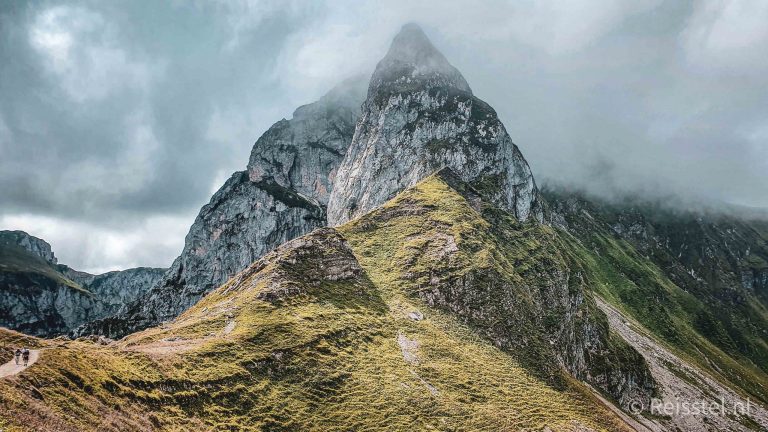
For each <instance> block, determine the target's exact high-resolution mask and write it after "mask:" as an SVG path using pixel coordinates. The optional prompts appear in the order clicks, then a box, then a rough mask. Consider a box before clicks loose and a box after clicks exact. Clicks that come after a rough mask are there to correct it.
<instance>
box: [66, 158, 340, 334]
mask: <svg viewBox="0 0 768 432" xmlns="http://www.w3.org/2000/svg"><path fill="white" fill-rule="evenodd" d="M324 224H325V217H324V212H323V209H322V208H321V207H319V206H317V205H316V204H315V203H313V202H311V201H308V200H307V199H305V198H303V197H301V196H300V195H298V194H296V193H295V192H293V191H291V190H289V189H285V188H283V187H281V186H279V185H276V184H275V183H272V182H260V183H254V182H252V181H250V180H249V178H248V173H247V172H245V171H240V172H237V173H235V174H234V175H233V176H232V177H231V178H230V179H229V180H228V181H227V182H226V183H225V184H224V186H223V187H222V188H221V189H219V191H218V192H216V194H214V196H213V198H211V202H210V203H209V204H207V205H205V206H204V207H203V208H202V210H201V211H200V214H199V215H198V216H197V219H196V220H195V223H194V224H193V225H192V227H191V228H190V230H189V233H188V234H187V238H186V242H185V245H184V250H183V251H182V253H181V256H179V257H178V258H176V260H175V261H174V262H173V265H171V268H170V269H168V271H167V273H166V274H165V276H164V277H163V279H162V280H161V281H160V283H159V284H157V285H156V286H155V287H153V288H152V289H151V290H150V291H149V292H147V293H146V294H145V295H143V296H142V297H141V298H140V299H138V300H137V301H135V302H134V303H131V304H130V305H127V306H125V307H124V308H123V309H122V310H120V312H119V313H118V314H117V315H115V316H113V317H110V318H107V319H104V320H100V321H97V322H93V323H89V324H88V325H86V326H83V327H82V328H80V329H78V330H77V331H76V332H75V333H74V334H75V335H85V334H90V333H100V334H103V335H106V336H110V337H119V336H123V335H125V334H127V333H130V332H133V331H136V330H140V329H143V328H146V327H149V326H152V325H155V324H158V323H160V322H163V321H167V320H170V319H173V318H175V317H176V316H177V315H179V314H180V313H181V312H183V311H185V310H186V309H188V308H189V307H190V306H192V305H193V304H195V303H196V302H197V301H198V300H199V299H200V298H201V297H202V296H203V295H204V294H206V293H208V292H209V291H211V290H212V289H214V288H216V287H217V286H219V285H221V284H222V283H224V282H225V281H226V280H227V279H229V278H230V277H231V276H232V275H234V274H235V273H237V272H238V271H240V270H242V269H244V268H246V267H248V265H250V264H251V263H252V262H253V261H254V260H256V259H257V258H259V257H261V256H262V255H264V254H265V253H267V252H269V251H270V250H272V249H273V248H275V247H277V246H278V245H280V244H282V243H284V242H286V241H288V240H290V239H292V238H295V237H298V236H300V235H302V234H305V233H307V232H309V231H311V230H313V229H315V228H317V227H320V226H323V225H324Z"/></svg>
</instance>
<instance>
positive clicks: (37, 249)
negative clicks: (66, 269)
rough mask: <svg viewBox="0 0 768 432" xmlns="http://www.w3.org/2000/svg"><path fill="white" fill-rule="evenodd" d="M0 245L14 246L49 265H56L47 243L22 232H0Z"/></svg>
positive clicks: (54, 257)
mask: <svg viewBox="0 0 768 432" xmlns="http://www.w3.org/2000/svg"><path fill="white" fill-rule="evenodd" d="M0 245H16V246H19V247H21V248H23V249H25V250H27V251H29V252H30V253H32V254H33V255H37V256H39V257H40V258H42V259H43V260H45V261H46V262H48V263H50V264H56V263H58V260H57V259H56V256H55V255H54V254H53V251H52V250H51V245H50V244H48V242H46V241H45V240H43V239H40V238H37V237H35V236H31V235H29V234H27V233H25V232H24V231H0Z"/></svg>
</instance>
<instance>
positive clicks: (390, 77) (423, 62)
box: [369, 23, 472, 93]
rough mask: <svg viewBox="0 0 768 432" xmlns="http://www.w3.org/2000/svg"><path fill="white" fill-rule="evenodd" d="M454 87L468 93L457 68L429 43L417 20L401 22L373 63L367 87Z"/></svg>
mask: <svg viewBox="0 0 768 432" xmlns="http://www.w3.org/2000/svg"><path fill="white" fill-rule="evenodd" d="M413 84H417V85H425V84H426V86H427V87H454V88H457V89H459V90H462V91H466V92H468V93H472V90H471V89H470V88H469V84H467V81H466V80H465V79H464V77H463V76H462V75H461V72H459V71H458V69H456V68H455V67H453V66H452V65H451V64H450V63H449V62H448V60H447V59H446V58H445V56H443V54H442V53H441V52H440V51H438V50H437V48H435V46H434V45H432V42H431V41H430V40H429V38H428V37H427V35H426V34H425V33H424V31H423V30H422V29H421V27H419V26H418V25H417V24H413V23H409V24H405V25H404V26H403V27H402V28H401V29H400V32H399V33H398V34H397V35H396V36H395V38H394V39H393V40H392V44H391V45H390V47H389V51H388V52H387V55H386V56H384V58H383V59H382V60H381V61H380V62H379V64H378V65H377V66H376V71H375V72H374V74H373V77H372V78H371V86H370V88H369V91H372V90H373V91H375V90H378V89H381V88H390V87H392V86H394V87H395V88H399V87H410V86H411V85H413Z"/></svg>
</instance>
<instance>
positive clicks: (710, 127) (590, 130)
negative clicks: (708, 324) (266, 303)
mask: <svg viewBox="0 0 768 432" xmlns="http://www.w3.org/2000/svg"><path fill="white" fill-rule="evenodd" d="M412 21H413V22H417V23H419V24H421V25H422V26H423V28H424V29H425V31H426V32H427V33H428V34H429V36H430V37H431V38H432V39H433V42H434V43H435V44H436V45H437V46H438V48H440V49H441V51H442V52H443V53H444V54H445V56H446V57H447V58H448V59H449V61H451V62H452V63H453V64H454V65H455V66H456V67H457V68H458V69H459V70H460V71H462V73H463V74H464V76H465V77H466V79H467V81H468V82H469V84H470V85H471V86H472V88H473V90H474V92H475V94H477V95H478V96H479V97H481V98H483V99H485V100H486V101H488V102H489V103H490V104H491V105H492V106H494V107H495V108H496V110H497V111H498V113H499V115H500V117H501V119H502V120H503V122H504V123H505V125H506V127H507V129H508V130H509V132H510V135H511V136H512V138H513V140H514V141H515V142H516V143H517V144H518V145H519V146H520V148H521V150H522V151H523V154H524V155H525V156H526V158H527V159H528V161H529V163H530V164H531V167H532V169H533V171H534V174H535V176H536V178H537V180H538V181H539V183H559V184H565V185H569V186H572V187H578V188H584V189H587V190H589V191H591V192H594V193H597V194H601V195H606V196H612V195H616V194H623V193H645V194H652V195H653V194H656V195H663V196H668V195H669V194H683V195H688V196H696V197H701V198H702V199H705V200H711V201H712V202H717V201H727V202H733V203H738V204H742V205H748V206H768V56H766V55H764V52H765V46H768V26H765V25H764V23H765V22H768V3H765V2H764V1H757V0H755V1H749V0H742V1H717V0H705V1H695V2H686V1H679V0H674V1H661V0H633V1H600V2H597V1H595V2H587V1H584V2H578V1H577V2H560V1H555V0H542V1H536V2H534V1H516V2H510V1H500V0H490V1H486V2H475V1H463V0H462V1H450V2H445V1H440V2H438V1H425V2H413V1H410V0H407V1H406V0H395V1H392V2H387V3H386V6H384V5H382V4H381V3H380V2H375V1H352V0H349V1H328V2H309V1H306V2H300V1H267V0H264V1H258V0H254V1H245V0H243V1H237V0H234V1H199V2H180V1H179V2H177V1H171V2H156V1H134V2H103V1H73V2H61V1H41V2H0V185H2V188H0V229H26V230H27V231H30V232H31V233H32V234H35V235H38V236H40V237H43V238H46V239H47V240H49V241H50V242H51V243H52V244H53V247H54V250H56V251H58V254H59V256H60V258H61V261H62V262H65V263H68V264H71V265H73V266H75V267H80V268H84V269H93V270H96V269H109V268H121V267H127V266H131V265H155V266H161V265H168V264H169V263H170V261H171V260H172V258H173V257H174V256H175V255H176V254H177V253H178V252H179V251H180V250H181V245H182V243H183V236H184V233H185V232H186V229H187V228H188V226H189V225H190V224H191V222H192V220H193V218H194V215H195V213H196V212H197V209H199V207H200V206H201V205H203V204H204V203H205V202H206V201H207V200H208V198H209V197H210V195H211V193H212V191H214V190H215V189H216V188H218V186H220V185H221V184H222V183H223V181H224V179H226V177H228V175H229V174H230V173H231V172H233V171H235V170H239V169H243V168H244V167H245V165H246V163H247V158H248V153H249V151H250V147H251V145H252V143H253V142H254V141H255V140H256V138H258V136H259V135H260V134H261V133H262V132H263V131H264V130H266V129H267V128H268V127H269V126H270V125H271V124H272V123H274V122H275V121H277V120H279V119H280V118H283V117H290V115H291V112H292V111H293V109H294V108H296V107H297V106H298V105H301V104H304V103H308V102H311V101H313V100H315V99H317V98H318V97H319V96H320V95H321V94H323V93H324V92H325V91H326V90H327V89H329V88H330V87H332V86H333V85H334V84H336V83H338V82H340V81H341V80H343V79H344V78H346V77H349V76H352V75H357V74H360V73H370V71H371V70H372V69H373V67H374V65H375V63H376V61H377V60H378V59H379V58H381V57H382V56H383V54H384V53H385V51H386V48H387V45H388V43H389V41H390V39H391V37H392V36H393V34H394V33H395V32H396V31H397V30H398V29H399V28H400V26H401V25H402V24H403V23H405V22H412Z"/></svg>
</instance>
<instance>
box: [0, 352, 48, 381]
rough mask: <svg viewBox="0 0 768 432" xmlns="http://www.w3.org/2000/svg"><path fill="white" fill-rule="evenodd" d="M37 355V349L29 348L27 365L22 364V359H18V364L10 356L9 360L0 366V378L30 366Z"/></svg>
mask: <svg viewBox="0 0 768 432" xmlns="http://www.w3.org/2000/svg"><path fill="white" fill-rule="evenodd" d="M39 357H40V351H39V350H29V363H27V366H24V360H22V359H19V364H16V360H15V359H13V358H11V361H9V362H8V363H6V364H4V365H2V366H0V378H5V377H7V376H12V375H16V374H17V373H19V372H21V371H23V370H24V369H26V368H28V367H31V366H32V365H33V364H35V362H36V361H37V359H38V358H39Z"/></svg>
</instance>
